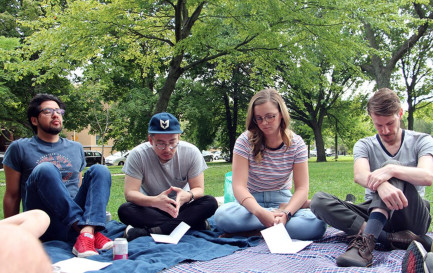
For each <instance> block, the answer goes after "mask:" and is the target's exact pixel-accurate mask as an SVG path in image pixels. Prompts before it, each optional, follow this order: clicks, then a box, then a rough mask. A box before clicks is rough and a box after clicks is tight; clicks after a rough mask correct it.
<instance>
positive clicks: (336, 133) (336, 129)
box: [334, 119, 338, 160]
mask: <svg viewBox="0 0 433 273" xmlns="http://www.w3.org/2000/svg"><path fill="white" fill-rule="evenodd" d="M334 145H335V146H334V147H335V149H334V150H335V160H337V159H338V120H337V119H335V139H334Z"/></svg>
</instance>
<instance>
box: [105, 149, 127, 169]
mask: <svg viewBox="0 0 433 273" xmlns="http://www.w3.org/2000/svg"><path fill="white" fill-rule="evenodd" d="M129 152H130V151H126V152H117V153H114V154H112V155H109V156H107V158H106V159H105V165H107V166H122V165H124V164H125V161H126V158H127V157H128V155H129Z"/></svg>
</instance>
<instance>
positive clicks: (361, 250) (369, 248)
mask: <svg viewBox="0 0 433 273" xmlns="http://www.w3.org/2000/svg"><path fill="white" fill-rule="evenodd" d="M374 245H375V239H374V236H373V235H372V234H367V235H365V234H362V235H357V236H356V237H355V239H353V240H352V242H350V244H349V247H348V248H347V250H346V252H345V253H343V254H341V255H340V256H338V257H337V261H336V262H337V265H338V266H343V267H348V266H358V267H368V266H370V265H372V264H373V249H374Z"/></svg>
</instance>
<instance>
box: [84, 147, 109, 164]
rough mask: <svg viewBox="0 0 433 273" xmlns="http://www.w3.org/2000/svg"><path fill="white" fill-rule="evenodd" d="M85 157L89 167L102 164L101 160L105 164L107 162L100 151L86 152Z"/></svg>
mask: <svg viewBox="0 0 433 273" xmlns="http://www.w3.org/2000/svg"><path fill="white" fill-rule="evenodd" d="M84 157H85V158H86V163H87V167H90V166H92V165H94V164H101V158H102V163H104V160H105V159H104V157H103V156H102V154H101V153H100V152H98V151H84Z"/></svg>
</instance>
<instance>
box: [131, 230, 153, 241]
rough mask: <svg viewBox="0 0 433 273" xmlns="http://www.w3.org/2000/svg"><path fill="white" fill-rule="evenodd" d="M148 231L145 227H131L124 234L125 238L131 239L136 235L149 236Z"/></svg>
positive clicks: (136, 236)
mask: <svg viewBox="0 0 433 273" xmlns="http://www.w3.org/2000/svg"><path fill="white" fill-rule="evenodd" d="M149 234H150V232H149V230H148V229H147V228H131V229H130V230H128V232H127V233H126V234H125V237H126V240H128V241H132V240H134V239H136V238H138V237H142V236H149Z"/></svg>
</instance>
